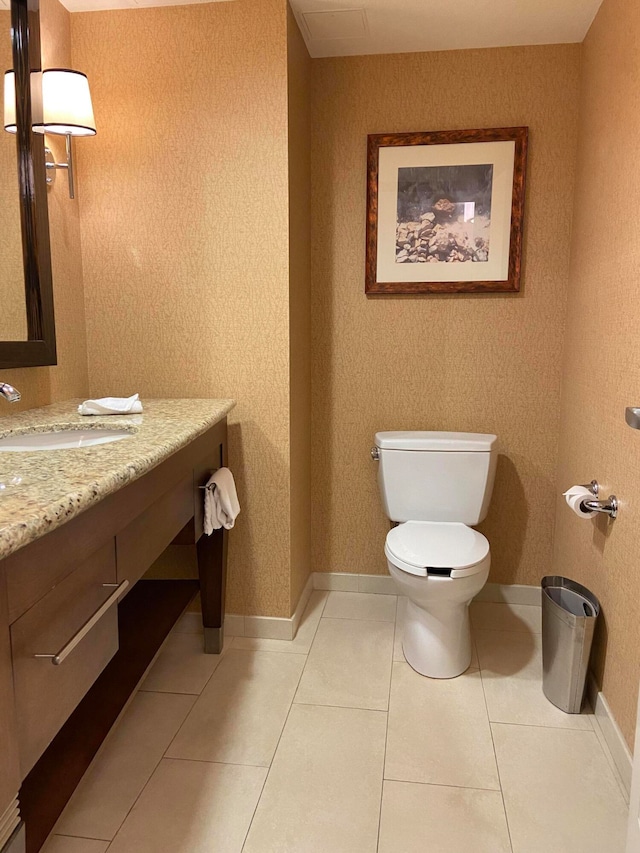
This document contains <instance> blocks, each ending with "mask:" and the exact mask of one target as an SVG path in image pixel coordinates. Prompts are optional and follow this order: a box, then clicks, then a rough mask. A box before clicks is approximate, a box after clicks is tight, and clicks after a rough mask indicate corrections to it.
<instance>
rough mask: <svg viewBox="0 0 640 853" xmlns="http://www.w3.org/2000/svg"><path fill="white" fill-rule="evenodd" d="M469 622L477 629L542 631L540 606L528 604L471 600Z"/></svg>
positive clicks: (531, 632) (529, 632)
mask: <svg viewBox="0 0 640 853" xmlns="http://www.w3.org/2000/svg"><path fill="white" fill-rule="evenodd" d="M470 613H471V624H472V625H473V627H474V629H475V630H478V631H525V632H526V633H528V634H539V633H540V632H541V631H542V607H534V606H532V605H528V604H498V603H496V602H491V601H473V602H472V603H471V607H470Z"/></svg>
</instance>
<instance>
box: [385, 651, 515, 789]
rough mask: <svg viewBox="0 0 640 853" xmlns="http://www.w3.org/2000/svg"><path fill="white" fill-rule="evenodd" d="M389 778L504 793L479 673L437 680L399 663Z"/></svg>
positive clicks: (393, 683)
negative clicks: (501, 788) (501, 789)
mask: <svg viewBox="0 0 640 853" xmlns="http://www.w3.org/2000/svg"><path fill="white" fill-rule="evenodd" d="M384 775H385V779H396V780H402V781H406V782H431V783H434V784H437V785H459V786H463V787H468V788H492V789H494V790H499V789H500V781H499V779H498V771H497V768H496V759H495V755H494V752H493V741H492V739H491V728H490V726H489V720H488V718H487V711H486V707H485V702H484V694H483V692H482V681H481V678H480V673H479V672H478V670H474V671H468V672H467V673H465V674H464V675H461V676H459V677H458V678H450V679H433V678H425V677H424V676H422V675H419V674H418V673H417V672H415V671H414V670H413V669H411V667H410V666H409V664H408V663H394V665H393V675H392V677H391V701H390V705H389V728H388V733H387V754H386V760H385V771H384Z"/></svg>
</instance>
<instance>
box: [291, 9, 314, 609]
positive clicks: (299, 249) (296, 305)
mask: <svg viewBox="0 0 640 853" xmlns="http://www.w3.org/2000/svg"><path fill="white" fill-rule="evenodd" d="M287 75H288V76H287V80H288V85H287V88H288V105H289V110H288V119H289V324H290V329H289V335H290V340H289V360H290V383H291V386H290V393H291V402H290V407H291V409H290V424H291V425H290V434H291V589H290V610H291V612H293V610H294V608H295V606H296V604H297V602H298V599H299V598H300V594H301V592H302V590H303V588H304V585H305V583H306V582H307V579H308V577H309V573H310V571H311V224H310V215H311V208H310V205H311V103H310V102H311V59H310V57H309V53H308V52H307V48H306V45H305V43H304V40H303V38H302V35H301V34H300V30H299V29H298V24H297V22H296V19H295V18H294V16H293V13H292V11H291V9H290V8H289V7H288V8H287Z"/></svg>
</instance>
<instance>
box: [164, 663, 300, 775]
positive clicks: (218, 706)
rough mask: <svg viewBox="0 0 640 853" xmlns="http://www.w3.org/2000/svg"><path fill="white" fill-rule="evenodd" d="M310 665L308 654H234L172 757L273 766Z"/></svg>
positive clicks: (203, 697) (198, 705)
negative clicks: (278, 745) (302, 677)
mask: <svg viewBox="0 0 640 853" xmlns="http://www.w3.org/2000/svg"><path fill="white" fill-rule="evenodd" d="M305 661H306V657H305V656H304V655H283V654H280V653H278V652H248V651H241V650H240V649H230V650H229V651H228V652H227V653H226V654H225V655H224V657H223V659H222V662H221V664H220V666H219V667H218V669H217V670H216V672H215V674H214V675H213V677H212V678H211V680H210V681H209V683H208V684H207V686H206V688H205V689H204V691H203V692H202V695H201V696H200V697H199V698H198V700H197V701H196V703H195V705H194V706H193V710H192V711H191V713H190V714H189V716H188V717H187V719H186V721H185V723H184V725H183V726H182V728H181V729H180V731H179V732H178V734H177V735H176V737H175V739H174V741H173V743H172V744H171V746H170V747H169V749H168V751H167V756H168V757H170V758H191V759H195V760H199V761H221V762H226V763H230V764H256V765H264V766H268V765H269V763H270V761H271V759H272V758H273V754H274V752H275V749H276V746H277V744H278V739H279V738H280V734H281V732H282V727H283V726H284V723H285V720H286V718H287V714H288V712H289V707H290V705H291V701H292V699H293V696H294V694H295V692H296V687H297V686H298V681H299V680H300V673H301V672H302V668H303V667H304V664H305Z"/></svg>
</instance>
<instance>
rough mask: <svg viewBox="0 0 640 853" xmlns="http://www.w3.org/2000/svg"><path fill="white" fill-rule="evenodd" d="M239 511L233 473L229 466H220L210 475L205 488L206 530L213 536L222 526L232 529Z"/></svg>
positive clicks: (208, 534)
mask: <svg viewBox="0 0 640 853" xmlns="http://www.w3.org/2000/svg"><path fill="white" fill-rule="evenodd" d="M239 512H240V504H239V503H238V493H237V492H236V484H235V482H234V479H233V474H232V473H231V471H230V470H229V469H228V468H218V470H217V471H216V472H215V473H214V474H212V475H211V477H209V481H208V483H207V488H206V489H205V490H204V532H205V533H206V534H207V536H211V534H212V533H213V531H214V530H219V529H220V528H221V527H224V528H226V529H227V530H231V528H232V527H233V525H234V524H235V522H236V518H237V517H238V513H239Z"/></svg>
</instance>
